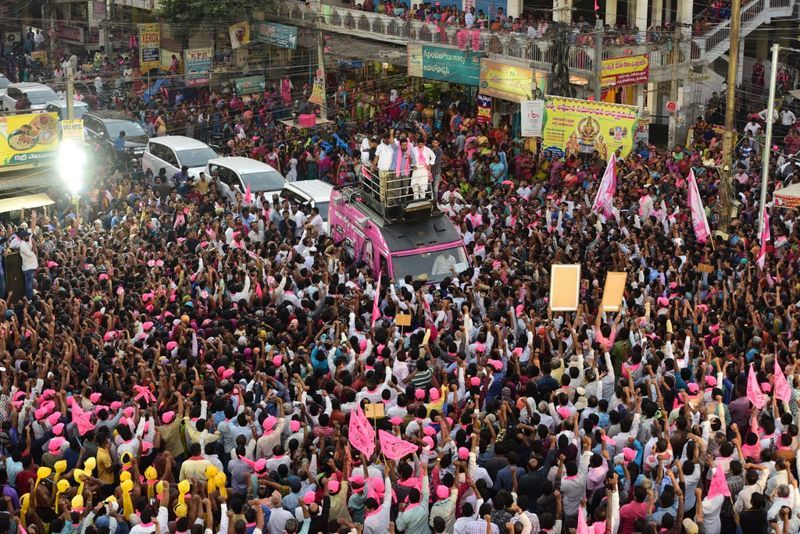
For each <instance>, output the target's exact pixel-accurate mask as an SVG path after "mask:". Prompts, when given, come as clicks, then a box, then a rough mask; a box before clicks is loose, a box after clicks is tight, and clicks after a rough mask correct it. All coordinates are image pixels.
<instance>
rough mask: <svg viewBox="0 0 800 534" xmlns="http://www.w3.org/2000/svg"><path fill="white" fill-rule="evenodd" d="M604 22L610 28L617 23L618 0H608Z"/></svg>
mask: <svg viewBox="0 0 800 534" xmlns="http://www.w3.org/2000/svg"><path fill="white" fill-rule="evenodd" d="M604 22H605V23H606V24H607V25H609V26H612V27H613V26H614V25H616V23H617V0H606V18H605V20H604Z"/></svg>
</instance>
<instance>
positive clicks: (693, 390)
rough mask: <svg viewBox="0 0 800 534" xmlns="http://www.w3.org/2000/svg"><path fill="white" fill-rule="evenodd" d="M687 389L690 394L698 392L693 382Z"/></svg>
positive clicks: (698, 389)
mask: <svg viewBox="0 0 800 534" xmlns="http://www.w3.org/2000/svg"><path fill="white" fill-rule="evenodd" d="M688 388H689V391H691V392H692V393H697V392H698V391H700V386H698V385H697V384H695V383H694V382H691V383H690V384H689V385H688Z"/></svg>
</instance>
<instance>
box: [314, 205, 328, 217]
mask: <svg viewBox="0 0 800 534" xmlns="http://www.w3.org/2000/svg"><path fill="white" fill-rule="evenodd" d="M329 204H330V202H317V203H316V204H314V205H315V206H316V207H317V208H319V216H320V217H322V220H323V221H327V220H328V205H329Z"/></svg>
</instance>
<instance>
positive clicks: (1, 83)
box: [0, 76, 11, 89]
mask: <svg viewBox="0 0 800 534" xmlns="http://www.w3.org/2000/svg"><path fill="white" fill-rule="evenodd" d="M9 85H11V82H9V81H8V78H6V77H5V76H2V77H0V89H5V88H6V87H8V86H9Z"/></svg>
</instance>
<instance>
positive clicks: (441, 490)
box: [436, 484, 450, 499]
mask: <svg viewBox="0 0 800 534" xmlns="http://www.w3.org/2000/svg"><path fill="white" fill-rule="evenodd" d="M436 496H437V497H438V498H440V499H446V498H448V497H449V496H450V488H448V487H447V486H444V485H442V484H439V485H438V486H436Z"/></svg>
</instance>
